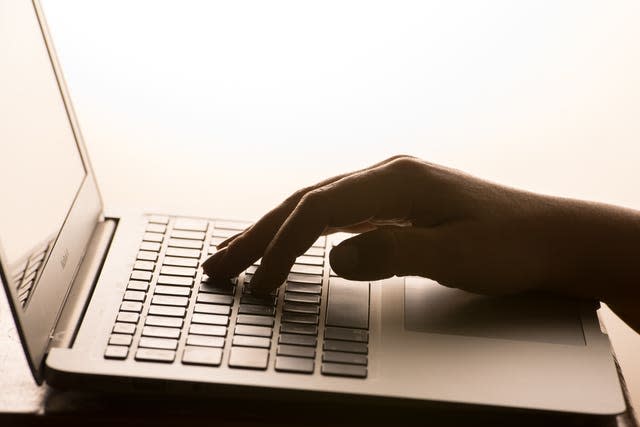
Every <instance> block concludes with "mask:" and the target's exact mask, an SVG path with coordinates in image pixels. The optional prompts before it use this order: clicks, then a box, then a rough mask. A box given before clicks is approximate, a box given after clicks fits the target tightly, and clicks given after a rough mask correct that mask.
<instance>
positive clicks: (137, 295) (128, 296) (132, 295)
mask: <svg viewBox="0 0 640 427" xmlns="http://www.w3.org/2000/svg"><path fill="white" fill-rule="evenodd" d="M146 296H147V294H145V293H144V292H142V291H126V292H125V293H124V298H123V299H124V300H125V301H144V299H145V297H146Z"/></svg>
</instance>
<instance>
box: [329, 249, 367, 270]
mask: <svg viewBox="0 0 640 427" xmlns="http://www.w3.org/2000/svg"><path fill="white" fill-rule="evenodd" d="M359 259H360V255H359V253H358V248H357V247H356V246H355V245H354V244H352V243H349V242H343V243H340V244H339V245H338V246H336V247H334V248H333V249H332V250H331V252H330V253H329V263H330V264H331V268H332V269H333V271H335V272H336V273H338V275H340V276H343V277H348V276H349V275H350V274H351V273H353V272H354V271H357V270H358V264H359Z"/></svg>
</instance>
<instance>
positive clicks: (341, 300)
mask: <svg viewBox="0 0 640 427" xmlns="http://www.w3.org/2000/svg"><path fill="white" fill-rule="evenodd" d="M326 324H327V326H340V327H343V328H360V329H367V328H368V327H369V282H354V281H351V280H345V279H341V278H339V277H332V278H331V279H329V296H328V301H327V321H326Z"/></svg>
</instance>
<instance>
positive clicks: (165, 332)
mask: <svg viewBox="0 0 640 427" xmlns="http://www.w3.org/2000/svg"><path fill="white" fill-rule="evenodd" d="M142 336H144V337H158V338H176V339H177V338H179V337H180V329H176V328H163V327H160V326H145V327H144V328H142Z"/></svg>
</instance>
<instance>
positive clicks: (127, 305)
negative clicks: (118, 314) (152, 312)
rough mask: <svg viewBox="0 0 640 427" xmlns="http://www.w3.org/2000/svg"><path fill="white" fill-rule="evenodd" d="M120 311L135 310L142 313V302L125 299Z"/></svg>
mask: <svg viewBox="0 0 640 427" xmlns="http://www.w3.org/2000/svg"><path fill="white" fill-rule="evenodd" d="M120 311H133V312H134V313H140V312H141V311H142V303H141V302H135V301H124V302H123V303H122V304H120Z"/></svg>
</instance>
